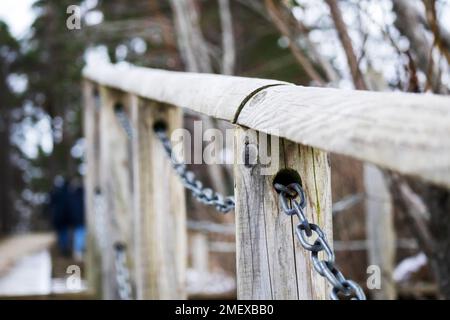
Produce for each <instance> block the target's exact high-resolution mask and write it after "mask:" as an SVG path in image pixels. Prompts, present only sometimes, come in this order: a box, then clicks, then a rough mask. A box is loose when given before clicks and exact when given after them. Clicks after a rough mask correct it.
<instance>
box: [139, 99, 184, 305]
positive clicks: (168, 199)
mask: <svg viewBox="0 0 450 320" xmlns="http://www.w3.org/2000/svg"><path fill="white" fill-rule="evenodd" d="M132 122H133V127H134V128H136V131H135V137H134V139H133V157H134V158H133V179H134V186H133V190H134V204H135V207H134V217H133V220H134V227H133V230H134V231H133V232H134V235H135V239H134V243H135V275H136V289H137V290H136V291H137V292H136V293H137V299H185V298H186V289H185V271H186V264H187V254H186V241H187V227H186V208H185V193H184V187H183V185H182V184H181V182H180V180H179V178H178V177H177V176H176V174H175V172H174V170H173V168H172V167H171V164H170V160H169V158H168V157H167V154H166V153H165V152H164V149H163V146H162V144H161V142H160V141H159V139H158V137H157V136H156V134H155V132H154V130H153V128H154V125H155V123H156V122H164V123H165V124H166V126H167V131H168V134H169V136H170V133H171V132H172V131H173V130H174V129H178V128H182V111H181V109H179V108H175V107H173V106H169V105H165V104H160V103H157V102H153V101H149V100H144V99H140V98H138V97H136V96H134V97H133V98H132Z"/></svg>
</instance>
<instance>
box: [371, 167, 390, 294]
mask: <svg viewBox="0 0 450 320" xmlns="http://www.w3.org/2000/svg"><path fill="white" fill-rule="evenodd" d="M364 186H365V189H366V196H367V197H366V234H367V243H368V248H367V258H368V261H369V265H370V266H374V267H371V268H369V270H368V271H369V272H378V271H379V272H380V274H378V273H376V274H374V275H375V276H380V277H381V278H380V280H381V281H380V288H376V287H375V288H369V289H371V295H372V297H373V298H374V299H377V300H394V299H395V298H396V297H397V294H396V287H395V281H394V277H393V273H394V267H395V251H396V243H395V241H396V237H395V229H394V215H393V213H394V212H393V210H394V208H393V205H392V197H391V193H390V190H389V187H388V186H387V185H386V179H385V178H384V176H383V172H382V171H381V170H380V169H378V168H377V167H376V166H374V165H372V164H366V165H365V166H364ZM373 268H375V269H373ZM374 280H377V279H376V278H374Z"/></svg>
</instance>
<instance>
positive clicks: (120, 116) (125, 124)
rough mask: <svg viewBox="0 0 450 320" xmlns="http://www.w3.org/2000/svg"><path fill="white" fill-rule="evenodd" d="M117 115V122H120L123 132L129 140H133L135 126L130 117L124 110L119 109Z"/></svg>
mask: <svg viewBox="0 0 450 320" xmlns="http://www.w3.org/2000/svg"><path fill="white" fill-rule="evenodd" d="M115 114H116V117H117V121H119V123H120V125H121V126H122V128H123V130H124V131H125V133H126V134H127V137H128V139H129V140H132V139H133V136H134V131H133V126H132V125H131V121H130V119H129V118H128V115H127V114H126V113H125V111H124V110H123V109H122V108H117V109H116V110H115Z"/></svg>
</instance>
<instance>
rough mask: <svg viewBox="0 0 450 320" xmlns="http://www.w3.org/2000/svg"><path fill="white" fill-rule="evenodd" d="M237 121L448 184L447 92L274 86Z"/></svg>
mask: <svg viewBox="0 0 450 320" xmlns="http://www.w3.org/2000/svg"><path fill="white" fill-rule="evenodd" d="M237 123H238V124H240V125H243V126H246V127H249V128H252V129H255V130H258V131H262V132H265V133H268V134H273V135H277V136H279V137H282V138H287V139H289V140H292V141H294V142H297V143H300V144H303V145H308V146H312V147H316V148H319V149H322V150H326V151H328V152H335V153H339V154H343V155H347V156H350V157H353V158H356V159H359V160H362V161H367V162H371V163H374V164H376V165H379V166H381V167H384V168H387V169H390V170H393V171H396V172H399V173H403V174H407V175H411V176H416V177H420V178H423V179H424V180H427V181H429V182H433V183H435V184H438V185H442V186H445V187H450V98H449V97H444V96H438V95H432V94H409V93H399V92H370V91H354V90H338V89H330V88H311V87H308V88H306V87H300V86H278V87H271V88H267V89H265V90H263V91H260V92H259V93H258V94H256V95H254V96H253V97H252V98H250V99H249V100H248V101H247V103H246V104H245V106H244V107H243V108H242V111H241V113H240V114H239V118H238V120H237Z"/></svg>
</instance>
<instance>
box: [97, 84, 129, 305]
mask: <svg viewBox="0 0 450 320" xmlns="http://www.w3.org/2000/svg"><path fill="white" fill-rule="evenodd" d="M127 98H128V96H127V95H126V94H124V93H122V92H119V91H116V90H112V89H110V88H106V87H101V88H100V99H101V107H100V162H99V167H98V168H97V169H96V170H98V172H99V175H100V181H99V187H100V191H101V194H102V197H103V199H104V205H105V207H106V210H105V213H104V214H105V217H104V219H105V225H104V226H102V228H104V230H105V232H104V234H103V237H105V238H106V239H105V244H107V247H106V248H101V249H102V252H101V255H102V259H103V262H102V264H103V272H102V274H103V277H104V279H103V282H104V289H103V294H104V297H105V298H106V299H116V298H118V295H117V292H118V290H117V283H116V271H115V270H114V259H115V258H114V245H115V244H116V243H123V244H125V245H126V246H127V248H130V247H131V226H132V210H133V203H132V199H133V198H132V190H131V179H132V176H131V169H130V168H131V163H130V154H129V151H130V142H129V140H128V137H127V134H126V132H125V130H124V128H123V126H122V124H121V123H120V122H119V120H118V118H117V116H116V114H115V108H116V107H117V104H121V105H122V106H123V108H124V111H126V110H127V107H128V106H129V103H128V99H127ZM97 214H99V213H97ZM127 255H128V256H129V255H130V250H127ZM127 261H129V260H127Z"/></svg>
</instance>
